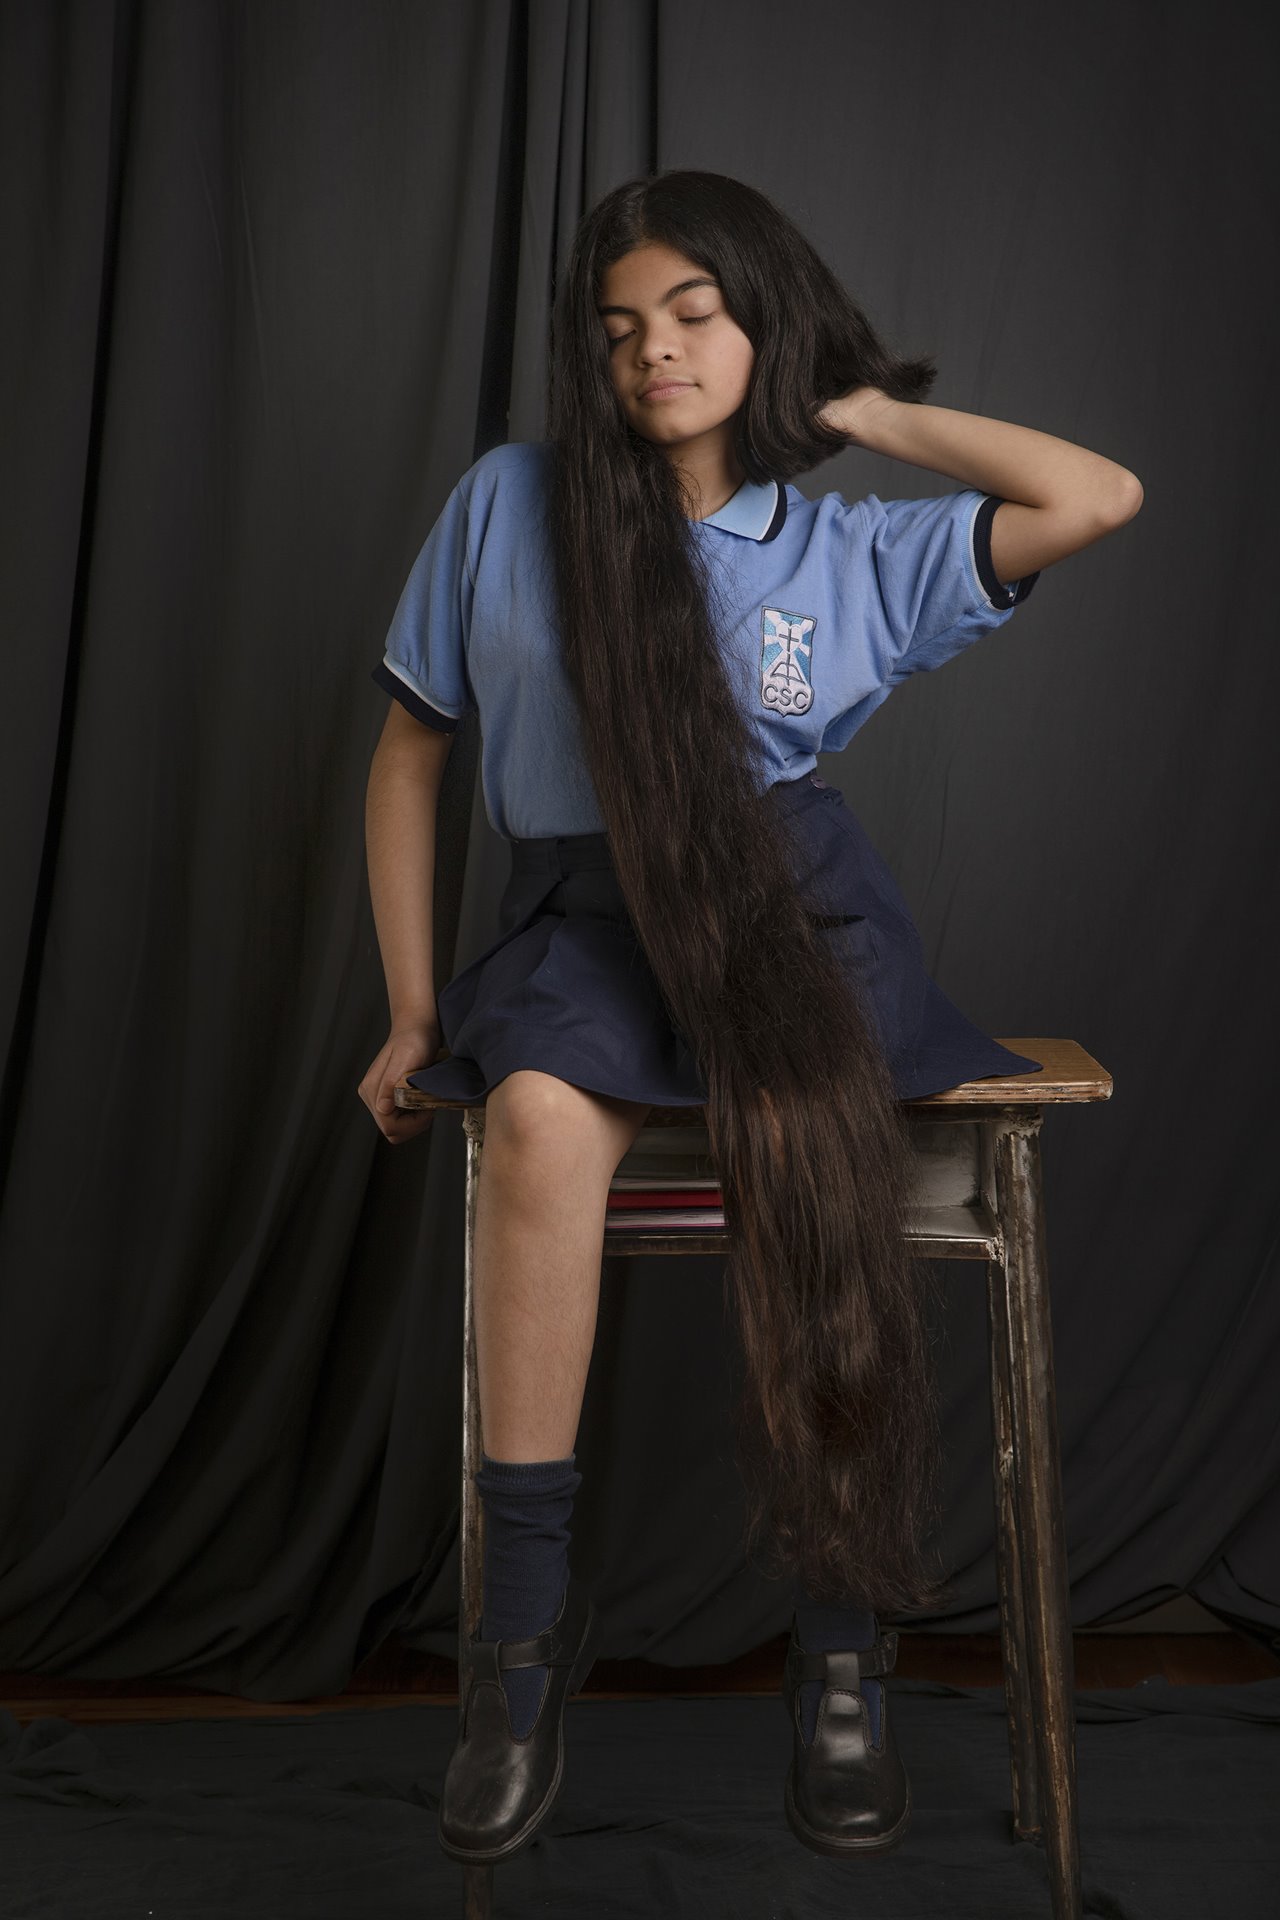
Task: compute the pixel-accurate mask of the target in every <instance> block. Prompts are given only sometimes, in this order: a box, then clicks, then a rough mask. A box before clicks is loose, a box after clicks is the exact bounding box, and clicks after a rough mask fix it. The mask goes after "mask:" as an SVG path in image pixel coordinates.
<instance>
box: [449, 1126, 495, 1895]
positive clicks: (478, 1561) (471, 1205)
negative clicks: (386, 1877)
mask: <svg viewBox="0 0 1280 1920" xmlns="http://www.w3.org/2000/svg"><path fill="white" fill-rule="evenodd" d="M462 1127H463V1132H464V1133H465V1135H466V1141H467V1178H466V1234H465V1243H464V1246H463V1261H462V1502H461V1507H460V1518H459V1548H458V1571H459V1587H458V1714H459V1723H461V1715H462V1705H463V1696H462V1676H463V1673H464V1672H465V1661H466V1648H467V1642H468V1640H469V1639H470V1636H471V1635H472V1633H474V1632H475V1630H476V1628H477V1627H478V1626H479V1625H480V1616H481V1614H482V1612H483V1610H484V1509H483V1507H482V1506H481V1504H480V1496H479V1494H478V1493H477V1491H476V1483H475V1478H474V1475H475V1473H476V1471H477V1469H478V1467H479V1465H480V1449H481V1445H482V1442H483V1436H482V1434H481V1430H480V1375H479V1371H478V1369H477V1366H476V1326H475V1286H474V1273H475V1270H474V1265H473V1249H474V1241H475V1224H476V1194H477V1191H478V1188H479V1184H480V1155H481V1153H482V1152H483V1149H484V1109H483V1108H482V1107H481V1108H477V1107H468V1108H467V1109H466V1112H465V1113H464V1115H463V1119H462ZM492 1912H493V1867H492V1865H491V1864H485V1865H480V1866H470V1867H463V1869H462V1920H491V1915H492Z"/></svg>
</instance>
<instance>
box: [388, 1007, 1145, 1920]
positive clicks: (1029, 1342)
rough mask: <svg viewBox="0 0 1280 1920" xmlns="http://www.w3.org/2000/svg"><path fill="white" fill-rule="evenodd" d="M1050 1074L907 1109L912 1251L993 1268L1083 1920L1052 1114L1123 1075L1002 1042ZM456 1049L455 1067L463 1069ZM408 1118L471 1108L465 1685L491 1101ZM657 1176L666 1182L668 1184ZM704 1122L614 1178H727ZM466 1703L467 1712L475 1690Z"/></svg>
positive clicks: (1012, 1611) (1010, 1467)
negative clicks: (1054, 1271) (1049, 1136)
mask: <svg viewBox="0 0 1280 1920" xmlns="http://www.w3.org/2000/svg"><path fill="white" fill-rule="evenodd" d="M1001 1044H1002V1045H1004V1046H1006V1047H1009V1048H1010V1049H1011V1050H1012V1051H1013V1052H1015V1053H1021V1054H1025V1055H1027V1056H1028V1057H1029V1058H1030V1059H1033V1060H1040V1061H1042V1062H1043V1063H1044V1064H1043V1068H1042V1070H1041V1071H1040V1072H1039V1073H1015V1074H1007V1075H1001V1076H993V1077H991V1078H988V1079H984V1080H970V1081H967V1082H966V1083H965V1084H964V1085H963V1086H959V1087H949V1088H948V1089H947V1090H946V1092H945V1093H935V1094H931V1095H930V1096H929V1097H928V1099H925V1100H914V1101H906V1102H904V1103H903V1107H902V1111H903V1113H904V1115H905V1117H906V1119H907V1122H908V1125H909V1128H910V1132H911V1140H912V1147H913V1151H914V1155H915V1189H914V1192H913V1195H912V1200H911V1204H910V1207H909V1209H908V1214H907V1222H906V1232H907V1240H908V1243H909V1245H910V1247H911V1250H912V1252H913V1254H914V1255H915V1256H916V1257H917V1258H920V1259H960V1260H982V1261H984V1262H985V1265H986V1278H987V1322H988V1332H989V1339H990V1383H991V1406H992V1433H993V1442H994V1444H993V1450H992V1482H993V1489H994V1496H995V1515H996V1543H997V1568H998V1576H999V1597H1000V1639H1001V1649H1002V1653H1003V1659H1004V1686H1005V1703H1006V1709H1007V1717H1008V1725H1009V1763H1010V1773H1011V1777H1012V1787H1013V1823H1014V1830H1015V1833H1016V1835H1017V1836H1018V1837H1019V1838H1022V1839H1027V1840H1034V1841H1037V1842H1042V1843H1043V1844H1044V1846H1045V1848H1046V1853H1047V1857H1048V1867H1049V1885H1050V1895H1051V1905H1052V1913H1053V1920H1080V1914H1081V1888H1080V1853H1079V1840H1078V1833H1077V1818H1076V1765H1075V1712H1074V1701H1073V1686H1074V1661H1073V1649H1072V1637H1071V1620H1070V1609H1069V1600H1068V1587H1067V1561H1066V1546H1065V1540H1064V1536H1063V1526H1062V1487H1061V1466H1060V1457H1059V1445H1058V1421H1057V1407H1056V1402H1055V1397H1054V1379H1053V1328H1052V1323H1051V1319H1050V1311H1049V1283H1048V1271H1047V1265H1046V1259H1045V1229H1044V1205H1043V1189H1042V1182H1041V1167H1040V1127H1041V1122H1042V1120H1043V1116H1044V1109H1045V1107H1046V1106H1056V1105H1062V1104H1069V1103H1080V1102H1087V1101H1097V1100H1106V1099H1109V1098H1110V1095H1111V1089H1112V1082H1111V1076H1110V1074H1109V1073H1107V1071H1106V1069H1105V1068H1103V1067H1101V1066H1100V1065H1099V1064H1098V1062H1097V1061H1096V1060H1095V1059H1093V1058H1092V1056H1091V1055H1090V1054H1088V1053H1086V1052H1085V1050H1084V1048H1083V1047H1081V1046H1078V1045H1077V1043H1076V1042H1075V1041H1074V1040H1025V1039H1014V1040H1003V1041H1002V1043H1001ZM448 1057H449V1056H448V1052H447V1050H446V1049H441V1051H440V1052H439V1053H438V1054H437V1056H436V1058H437V1059H438V1060H444V1059H447V1058H448ZM395 1102H396V1106H397V1107H398V1108H401V1109H404V1110H406V1111H408V1110H414V1109H421V1108H424V1107H460V1108H461V1109H462V1111H463V1128H464V1132H465V1134H466V1140H467V1171H466V1238H465V1257H464V1289H463V1296H464V1297H463V1393H462V1403H463V1404H462V1425H463V1438H462V1501H461V1547H460V1593H459V1608H458V1640H459V1662H458V1671H459V1675H461V1673H462V1671H463V1654H464V1649H465V1646H466V1642H467V1639H468V1637H469V1636H470V1634H471V1633H472V1632H473V1631H474V1630H475V1628H476V1627H477V1626H478V1625H479V1621H480V1615H481V1610H482V1605H483V1594H482V1591H481V1581H482V1573H483V1533H482V1527H483V1514H482V1511H481V1507H480V1501H479V1496H478V1494H477V1492H476V1488H475V1481H474V1474H475V1471H476V1469H477V1468H478V1466H479V1464H480V1449H481V1441H482V1436H481V1432H480V1398H479V1390H478V1380H477V1374H476V1355H475V1321H474V1295H473V1261H472V1244H473V1233H474V1225H475V1200H476V1192H477V1187H478V1182H479V1172H480V1158H481V1154H482V1152H483V1147H484V1102H483V1101H480V1102H473V1103H471V1104H468V1103H466V1102H465V1101H460V1100H440V1099H437V1098H436V1097H435V1096H434V1095H432V1094H428V1093H424V1092H421V1091H420V1090H419V1089H418V1088H416V1087H411V1086H409V1085H408V1083H407V1082H406V1081H401V1082H400V1083H399V1084H398V1085H397V1086H396V1089H395ZM655 1169H656V1170H655ZM714 1172H715V1162H714V1158H713V1157H712V1155H711V1151H710V1140H709V1136H708V1133H707V1127H706V1115H705V1109H704V1108H702V1107H698V1106H693V1107H653V1108H651V1109H650V1112H649V1114H648V1116H647V1119H646V1121H645V1125H644V1126H643V1127H642V1128H641V1130H640V1132H639V1133H638V1134H637V1136H636V1139H635V1141H634V1142H633V1144H632V1147H631V1150H630V1151H629V1152H628V1153H627V1154H625V1155H624V1156H623V1158H622V1160H621V1161H620V1162H619V1165H618V1168H617V1175H616V1176H615V1178H623V1177H625V1178H626V1183H627V1186H628V1187H629V1189H630V1190H631V1191H632V1192H635V1191H637V1190H640V1191H642V1190H643V1187H642V1186H641V1187H640V1188H637V1184H636V1183H637V1179H640V1180H643V1179H644V1178H649V1179H651V1181H652V1184H653V1186H654V1187H661V1186H662V1185H663V1184H664V1179H670V1178H671V1177H672V1176H674V1175H677V1174H680V1175H685V1174H689V1173H696V1174H697V1175H699V1176H701V1177H704V1179H705V1178H707V1177H709V1176H712V1175H714ZM726 1244H727V1235H726V1232H725V1230H724V1228H723V1227H722V1226H720V1227H717V1226H700V1227H696V1228H691V1229H688V1230H685V1229H684V1228H680V1229H678V1230H674V1231H673V1230H672V1229H671V1228H670V1227H653V1226H650V1227H645V1226H644V1225H643V1224H641V1223H640V1222H639V1221H637V1222H635V1223H634V1224H633V1223H632V1222H631V1221H630V1220H629V1219H628V1220H627V1221H626V1224H625V1226H623V1227H618V1226H611V1225H609V1224H608V1223H607V1224H606V1230H605V1239H604V1252H605V1253H609V1254H637V1253H646V1254H652V1253H721V1254H722V1253H723V1252H724V1250H725V1247H726ZM459 1704H460V1705H461V1690H460V1698H459ZM492 1893H493V1869H492V1867H486V1866H475V1867H464V1868H463V1913H464V1920H487V1917H488V1915H489V1914H490V1912H491V1903H492Z"/></svg>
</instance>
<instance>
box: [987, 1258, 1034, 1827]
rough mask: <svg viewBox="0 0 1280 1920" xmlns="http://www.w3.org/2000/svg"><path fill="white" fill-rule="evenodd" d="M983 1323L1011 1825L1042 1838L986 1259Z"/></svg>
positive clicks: (992, 1265) (998, 1312)
mask: <svg viewBox="0 0 1280 1920" xmlns="http://www.w3.org/2000/svg"><path fill="white" fill-rule="evenodd" d="M987 1326H988V1332H989V1337H990V1347H991V1429H992V1461H991V1464H992V1482H993V1490H994V1493H995V1512H996V1572H997V1575H998V1579H999V1586H1000V1646H1001V1652H1002V1654H1003V1658H1004V1697H1005V1707H1006V1711H1007V1717H1008V1722H1009V1772H1010V1775H1011V1779H1012V1785H1013V1825H1014V1831H1015V1832H1016V1833H1017V1834H1018V1836H1019V1838H1021V1839H1023V1840H1039V1839H1040V1838H1041V1837H1042V1836H1041V1826H1042V1819H1041V1813H1040V1770H1039V1765H1038V1763H1037V1758H1036V1737H1035V1721H1034V1719H1033V1717H1032V1712H1031V1675H1030V1671H1029V1667H1028V1654H1027V1618H1026V1599H1025V1596H1024V1594H1023V1591H1022V1568H1021V1565H1020V1563H1019V1559H1018V1515H1017V1487H1016V1484H1015V1481H1014V1469H1013V1410H1012V1405H1011V1398H1012V1387H1011V1384H1010V1378H1009V1316H1008V1314H1007V1313H1006V1311H1005V1299H1004V1269H1003V1268H1002V1267H1001V1266H999V1265H998V1264H997V1263H996V1262H995V1261H994V1260H989V1261H988V1262H987Z"/></svg>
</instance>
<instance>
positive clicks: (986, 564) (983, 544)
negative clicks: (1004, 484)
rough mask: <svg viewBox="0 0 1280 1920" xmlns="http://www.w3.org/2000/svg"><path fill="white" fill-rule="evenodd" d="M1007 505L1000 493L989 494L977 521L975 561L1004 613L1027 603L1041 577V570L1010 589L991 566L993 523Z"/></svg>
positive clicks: (984, 584)
mask: <svg viewBox="0 0 1280 1920" xmlns="http://www.w3.org/2000/svg"><path fill="white" fill-rule="evenodd" d="M1003 505H1004V501H1003V500H1002V499H1001V498H1000V496H999V495H998V494H995V493H988V494H986V495H985V496H984V498H983V501H982V505H981V506H980V507H979V508H978V511H977V513H976V514H975V515H974V518H973V560H974V565H975V566H976V567H977V569H978V578H979V580H981V582H982V585H983V588H984V590H985V592H986V594H987V597H988V599H990V600H992V601H994V603H995V605H996V606H997V607H999V608H1000V609H1001V610H1002V611H1003V610H1005V609H1007V608H1009V607H1016V606H1017V605H1018V604H1019V602H1020V601H1023V600H1025V599H1026V597H1027V595H1028V594H1029V593H1030V591H1031V589H1032V587H1034V585H1035V583H1036V581H1037V580H1038V579H1039V578H1040V571H1039V568H1037V569H1036V571H1035V572H1034V573H1029V574H1027V576H1026V577H1025V579H1022V580H1015V581H1014V582H1013V584H1012V585H1011V586H1006V585H1005V584H1004V582H1003V581H1002V580H998V579H997V578H996V570H995V568H994V567H993V566H992V564H991V522H992V521H993V520H994V519H995V517H996V508H997V507H1002V506H1003Z"/></svg>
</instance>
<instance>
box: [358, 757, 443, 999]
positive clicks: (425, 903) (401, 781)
mask: <svg viewBox="0 0 1280 1920" xmlns="http://www.w3.org/2000/svg"><path fill="white" fill-rule="evenodd" d="M437 797H438V796H437V789H436V786H435V785H434V783H433V782H431V781H424V780H422V779H420V778H418V777H416V776H415V775H413V774H412V773H410V772H408V771H407V770H406V769H405V768H404V766H403V765H398V764H397V763H396V761H395V759H394V757H393V756H388V755H386V754H382V753H375V754H374V757H373V764H372V766H371V767H370V770H369V787H368V792H367V795H366V798H365V847H366V854H367V858H368V865H369V897H370V900H371V902H372V904H373V918H374V924H375V926H376V927H377V930H378V948H379V951H380V953H381V955H382V970H383V973H384V975H385V976H386V982H387V1000H388V1003H389V1005H390V1009H391V1024H392V1026H393V1027H400V1026H412V1025H415V1024H417V1023H419V1022H422V1021H428V1020H434V1019H435V1018H436V1017H437V1016H436V995H435V984H434V973H435V958H434V954H433V951H432V938H433V930H432V911H433V890H434V883H435V863H436V800H437Z"/></svg>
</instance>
